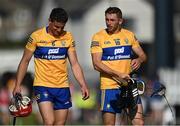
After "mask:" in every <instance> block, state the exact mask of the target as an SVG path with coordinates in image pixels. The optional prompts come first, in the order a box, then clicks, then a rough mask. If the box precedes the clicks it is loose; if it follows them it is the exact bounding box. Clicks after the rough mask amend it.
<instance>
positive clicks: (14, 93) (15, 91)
mask: <svg viewBox="0 0 180 126" xmlns="http://www.w3.org/2000/svg"><path fill="white" fill-rule="evenodd" d="M12 93H13V96H15V95H16V94H21V87H20V86H15V87H14V90H13V92H12Z"/></svg>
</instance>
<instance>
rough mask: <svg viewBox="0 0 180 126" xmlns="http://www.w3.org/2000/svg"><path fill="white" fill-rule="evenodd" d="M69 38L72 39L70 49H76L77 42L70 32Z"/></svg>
mask: <svg viewBox="0 0 180 126" xmlns="http://www.w3.org/2000/svg"><path fill="white" fill-rule="evenodd" d="M69 40H70V46H69V51H74V50H75V46H76V43H75V40H74V38H73V36H72V34H71V33H70V34H69Z"/></svg>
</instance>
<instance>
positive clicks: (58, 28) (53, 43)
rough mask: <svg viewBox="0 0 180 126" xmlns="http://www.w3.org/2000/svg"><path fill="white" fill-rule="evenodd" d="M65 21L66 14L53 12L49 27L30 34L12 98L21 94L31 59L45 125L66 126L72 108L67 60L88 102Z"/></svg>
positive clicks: (58, 11) (35, 91)
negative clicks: (32, 58) (69, 110)
mask: <svg viewBox="0 0 180 126" xmlns="http://www.w3.org/2000/svg"><path fill="white" fill-rule="evenodd" d="M67 21H68V14H67V13H66V11H65V10H64V9H62V8H54V9H53V10H52V11H51V14H50V17H49V24H48V26H46V27H43V28H41V29H39V30H36V31H35V32H33V33H32V34H31V36H30V38H29V40H28V42H27V44H26V48H25V50H24V54H23V57H22V59H21V61H20V64H19V67H18V70H17V77H16V83H15V88H14V90H13V95H14V96H15V95H16V94H17V93H20V92H21V87H20V85H21V82H22V80H23V78H24V75H25V73H26V71H27V68H28V64H29V61H30V59H31V57H32V56H33V55H34V67H35V76H34V84H33V86H34V93H35V96H36V98H37V103H38V106H39V110H40V113H41V116H42V119H43V123H44V125H65V123H66V119H67V116H68V109H69V108H70V107H71V106H72V102H71V95H70V89H69V82H68V71H67V59H69V62H70V65H71V68H72V71H73V74H74V76H75V78H76V79H77V81H78V82H79V85H80V87H81V91H82V97H83V99H84V100H86V99H88V98H89V89H88V87H87V84H86V82H85V79H84V75H83V72H82V69H81V67H80V64H79V62H78V59H77V55H76V51H75V41H74V39H73V37H72V34H71V33H70V32H67V31H65V30H64V27H65V24H66V22H67Z"/></svg>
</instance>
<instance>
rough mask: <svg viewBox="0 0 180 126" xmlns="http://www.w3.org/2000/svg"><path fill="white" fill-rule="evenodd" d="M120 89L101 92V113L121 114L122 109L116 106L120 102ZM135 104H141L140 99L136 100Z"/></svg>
mask: <svg viewBox="0 0 180 126" xmlns="http://www.w3.org/2000/svg"><path fill="white" fill-rule="evenodd" d="M120 94H121V88H120V89H103V90H101V111H103V112H111V113H121V111H122V108H120V107H119V106H118V101H119V100H120ZM137 104H142V103H141V98H140V97H139V98H138V100H137Z"/></svg>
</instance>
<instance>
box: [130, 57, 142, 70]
mask: <svg viewBox="0 0 180 126" xmlns="http://www.w3.org/2000/svg"><path fill="white" fill-rule="evenodd" d="M140 66H141V61H140V60H139V59H138V58H136V59H133V60H132V61H131V68H132V70H138V69H139V67H140Z"/></svg>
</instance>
